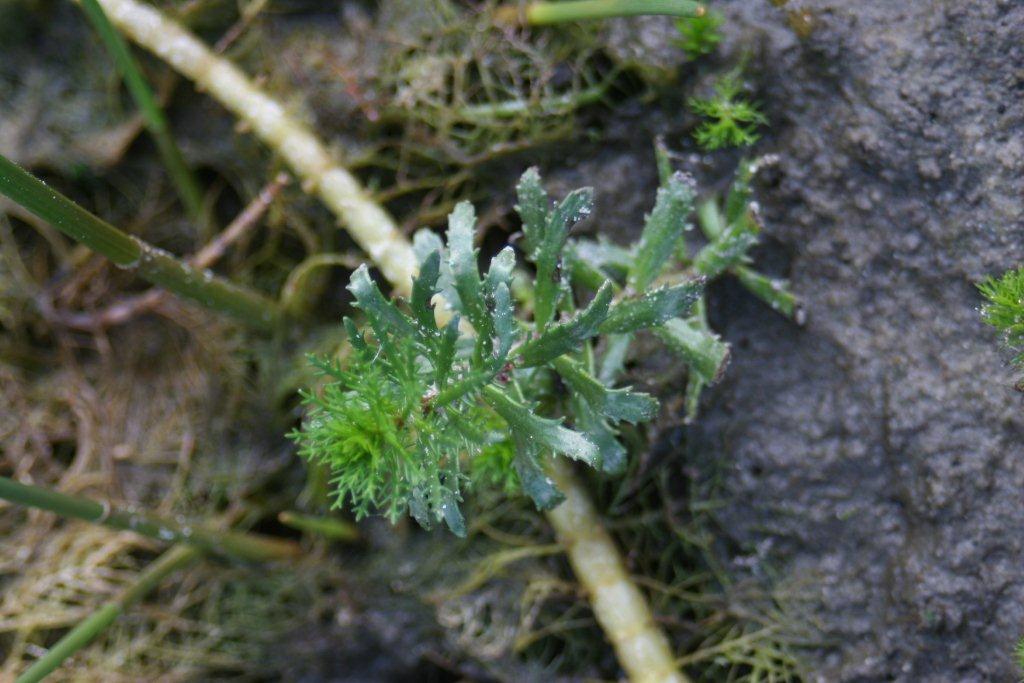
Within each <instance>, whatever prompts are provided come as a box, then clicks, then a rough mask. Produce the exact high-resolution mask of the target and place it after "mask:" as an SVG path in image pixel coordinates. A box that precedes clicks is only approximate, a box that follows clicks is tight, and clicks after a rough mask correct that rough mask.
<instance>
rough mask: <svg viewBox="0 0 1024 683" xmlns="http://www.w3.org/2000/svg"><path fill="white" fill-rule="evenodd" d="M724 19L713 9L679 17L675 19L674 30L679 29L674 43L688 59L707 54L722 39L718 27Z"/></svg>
mask: <svg viewBox="0 0 1024 683" xmlns="http://www.w3.org/2000/svg"><path fill="white" fill-rule="evenodd" d="M724 21H725V17H723V16H722V15H721V14H720V13H718V12H715V11H714V10H708V11H707V12H704V13H703V14H697V15H694V16H692V17H684V18H682V19H679V20H677V21H676V30H678V31H679V40H678V41H676V43H677V44H678V45H679V47H681V48H682V50H683V52H685V53H686V56H687V58H689V59H690V60H694V59H699V58H701V57H703V56H704V55H709V54H711V53H712V52H714V51H715V49H716V48H717V47H718V44H719V43H720V42H721V41H722V32H721V31H720V30H719V28H720V27H721V26H722V23H723V22H724Z"/></svg>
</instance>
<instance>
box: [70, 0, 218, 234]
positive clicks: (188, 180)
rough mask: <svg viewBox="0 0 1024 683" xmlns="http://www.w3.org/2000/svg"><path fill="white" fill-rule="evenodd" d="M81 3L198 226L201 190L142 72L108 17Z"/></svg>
mask: <svg viewBox="0 0 1024 683" xmlns="http://www.w3.org/2000/svg"><path fill="white" fill-rule="evenodd" d="M81 3H82V11H83V12H85V16H86V17H88V19H89V21H90V22H91V23H92V25H93V28H95V29H96V33H98V34H99V36H100V39H102V40H103V44H104V45H105V46H106V48H107V51H108V52H109V53H110V56H111V57H112V58H113V60H114V65H115V66H116V67H117V70H118V72H120V74H121V78H122V79H124V84H125V87H127V88H128V92H129V93H131V96H132V99H134V100H135V104H136V106H138V108H139V111H140V112H141V113H142V119H143V122H144V123H145V125H146V129H147V130H148V131H149V133H150V135H152V136H153V141H154V142H155V143H156V147H157V151H159V153H160V158H161V159H162V160H163V162H164V166H166V167H167V172H168V174H169V175H170V176H171V181H172V182H173V183H174V186H175V188H176V189H177V191H178V196H179V197H180V198H181V202H182V204H184V205H185V210H186V211H188V214H189V215H190V216H191V217H192V219H193V220H195V221H196V222H198V223H200V224H201V223H202V222H203V218H204V216H203V193H202V190H201V189H200V188H199V183H198V182H197V181H196V179H195V176H194V175H192V172H191V171H190V170H189V168H188V166H187V165H186V164H185V159H184V158H183V157H182V155H181V150H180V149H179V148H178V145H177V143H175V142H174V137H173V136H172V135H171V130H170V127H169V126H168V125H167V118H166V117H165V116H164V113H163V110H162V109H161V108H160V104H159V103H158V102H157V99H156V97H155V96H154V95H153V91H152V90H151V89H150V87H149V84H148V83H147V82H146V77H145V76H143V75H142V69H140V68H139V65H138V63H137V62H136V61H135V58H134V57H132V53H131V50H130V49H129V48H128V44H127V43H126V42H125V40H124V38H123V37H122V36H121V34H120V33H118V31H117V29H115V28H114V27H113V26H112V25H111V23H110V20H109V19H107V15H106V14H105V13H104V12H103V8H102V7H100V4H99V3H98V2H97V0H81Z"/></svg>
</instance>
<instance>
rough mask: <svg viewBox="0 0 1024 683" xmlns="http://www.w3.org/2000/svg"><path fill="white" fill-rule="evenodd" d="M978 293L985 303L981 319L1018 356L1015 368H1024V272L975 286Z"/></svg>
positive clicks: (1015, 358) (1010, 273)
mask: <svg viewBox="0 0 1024 683" xmlns="http://www.w3.org/2000/svg"><path fill="white" fill-rule="evenodd" d="M978 290H979V291H980V292H981V295H982V296H983V297H985V299H986V300H987V301H988V303H986V304H985V305H984V306H983V307H982V309H981V319H982V320H984V321H985V323H987V324H989V325H991V326H992V327H994V328H996V329H997V330H999V332H1000V333H1002V335H1003V343H1004V344H1006V346H1007V347H1008V348H1009V349H1011V350H1013V351H1014V352H1015V353H1016V354H1017V355H1016V356H1014V358H1013V362H1014V364H1016V365H1018V366H1020V365H1024V268H1018V269H1016V270H1010V271H1007V272H1006V273H1004V274H1003V275H1002V276H1001V277H999V278H994V277H989V278H987V279H986V280H984V281H983V282H981V283H979V284H978Z"/></svg>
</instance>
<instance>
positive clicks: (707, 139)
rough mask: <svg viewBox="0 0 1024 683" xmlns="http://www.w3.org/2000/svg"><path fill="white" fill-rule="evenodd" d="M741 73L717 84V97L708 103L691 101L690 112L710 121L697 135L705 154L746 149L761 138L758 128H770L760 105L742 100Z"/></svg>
mask: <svg viewBox="0 0 1024 683" xmlns="http://www.w3.org/2000/svg"><path fill="white" fill-rule="evenodd" d="M742 93H743V82H742V80H741V78H740V71H739V69H736V70H733V71H730V72H729V73H727V74H725V75H724V76H722V77H721V78H719V79H718V81H716V83H715V85H714V94H713V95H712V96H711V97H709V98H706V99H702V98H698V97H691V98H690V99H689V100H688V104H689V106H690V109H691V110H692V111H693V112H694V113H695V114H699V115H700V116H703V117H705V118H706V119H707V120H706V121H704V122H703V123H701V124H700V125H699V126H698V127H697V130H695V131H694V133H693V137H694V139H695V140H696V141H697V144H698V145H700V146H701V147H703V148H704V149H706V150H709V151H711V150H716V149H721V148H723V147H747V146H749V145H752V144H754V143H755V142H757V140H758V139H759V138H760V137H761V136H760V134H759V133H758V132H757V129H758V127H759V126H764V125H767V124H768V119H767V118H765V116H764V114H762V113H761V111H760V109H759V108H758V106H757V104H755V103H752V102H750V101H749V100H747V99H746V98H745V97H744V96H743V94H742Z"/></svg>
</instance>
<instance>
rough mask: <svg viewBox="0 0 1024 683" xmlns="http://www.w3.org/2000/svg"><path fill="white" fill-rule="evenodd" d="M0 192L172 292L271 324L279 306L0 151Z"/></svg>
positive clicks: (267, 326)
mask: <svg viewBox="0 0 1024 683" xmlns="http://www.w3.org/2000/svg"><path fill="white" fill-rule="evenodd" d="M0 194H5V195H7V196H8V197H10V198H11V199H13V200H14V201H15V202H17V203H18V204H21V205H22V206H23V207H25V208H26V209H28V210H29V211H31V212H32V213H34V214H35V215H37V216H39V217H40V218H42V219H43V220H45V221H47V222H48V223H50V224H52V225H53V226H54V227H55V228H57V229H58V230H60V231H61V232H63V233H64V234H65V235H67V236H68V237H71V238H72V239H74V240H76V241H78V242H81V243H82V244H84V245H86V246H87V247H89V248H90V249H92V250H93V251H96V252H98V253H100V254H102V255H104V256H106V257H107V258H109V259H110V260H111V261H113V262H114V264H115V265H117V266H119V267H121V268H125V269H128V270H134V271H136V272H137V273H138V274H139V276H140V277H142V278H143V279H145V280H148V281H149V282H151V283H153V284H155V285H159V286H161V287H163V288H164V289H167V290H169V291H171V292H174V293H175V294H177V295H179V296H182V297H185V298H187V299H192V300H193V301H197V302H199V303H201V304H202V305H204V306H206V307H207V308H211V309H213V310H216V311H220V312H222V313H226V314H228V315H230V316H232V317H234V318H237V319H238V320H240V321H242V322H243V323H246V324H247V325H250V326H251V327H254V328H256V329H261V330H270V329H273V328H274V327H276V326H277V323H278V321H279V318H280V312H279V309H278V307H277V304H275V303H274V302H273V301H271V300H270V299H267V298H266V297H264V296H263V295H261V294H258V293H257V292H254V291H252V290H249V289H245V288H243V287H240V286H238V285H234V284H231V283H230V282H228V281H226V280H224V279H222V278H219V277H215V276H214V275H213V274H211V273H210V272H209V271H201V270H197V269H195V268H193V267H191V266H189V265H187V264H185V263H183V262H181V261H179V260H178V259H176V258H174V256H172V255H171V254H169V253H167V252H166V251H164V250H162V249H158V248H156V247H153V246H151V245H149V244H147V243H146V242H143V241H142V240H140V239H138V238H136V237H133V236H131V235H128V234H126V233H124V232H121V231H120V230H118V229H117V228H115V227H114V226H112V225H110V224H109V223H107V222H106V221H104V220H102V219H100V218H97V217H96V216H94V215H93V214H91V213H89V212H88V211H86V210H85V209H83V208H82V207H80V206H78V205H77V204H75V203H74V202H73V201H71V200H70V199H68V198H67V197H65V196H64V195H62V194H60V193H59V192H57V191H56V190H53V189H51V188H50V187H49V186H47V185H46V183H44V182H43V181H41V180H39V179H38V178H36V177H35V176H33V175H32V174H30V173H28V172H27V171H25V170H24V169H22V168H21V167H20V166H18V165H17V164H15V163H13V162H11V161H9V160H8V159H6V158H5V157H3V156H2V155H0Z"/></svg>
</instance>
